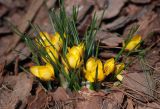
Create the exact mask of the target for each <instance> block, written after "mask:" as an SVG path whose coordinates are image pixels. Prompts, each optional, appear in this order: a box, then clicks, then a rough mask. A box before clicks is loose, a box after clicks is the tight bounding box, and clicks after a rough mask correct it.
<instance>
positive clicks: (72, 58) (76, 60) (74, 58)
mask: <svg viewBox="0 0 160 109" xmlns="http://www.w3.org/2000/svg"><path fill="white" fill-rule="evenodd" d="M66 58H67V60H68V63H69V65H70V67H71V68H77V67H79V66H80V64H81V62H80V56H79V55H74V54H71V53H67V55H66Z"/></svg>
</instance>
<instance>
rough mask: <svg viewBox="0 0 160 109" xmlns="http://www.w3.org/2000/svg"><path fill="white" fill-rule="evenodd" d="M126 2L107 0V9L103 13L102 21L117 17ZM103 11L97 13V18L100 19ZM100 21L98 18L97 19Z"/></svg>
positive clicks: (123, 0)
mask: <svg viewBox="0 0 160 109" xmlns="http://www.w3.org/2000/svg"><path fill="white" fill-rule="evenodd" d="M126 1H127V0H108V7H107V9H106V11H105V13H104V17H103V18H104V19H110V18H113V17H115V16H117V15H118V14H119V12H120V10H121V8H122V7H123V6H124V5H125V2H126ZM102 13H103V10H101V11H99V12H97V16H98V17H100V16H101V15H102ZM99 19H100V18H99Z"/></svg>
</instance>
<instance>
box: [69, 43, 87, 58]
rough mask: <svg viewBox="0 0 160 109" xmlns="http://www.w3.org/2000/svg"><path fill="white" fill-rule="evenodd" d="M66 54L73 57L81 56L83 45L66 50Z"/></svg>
mask: <svg viewBox="0 0 160 109" xmlns="http://www.w3.org/2000/svg"><path fill="white" fill-rule="evenodd" d="M68 52H69V53H71V54H74V55H80V56H81V57H82V56H83V53H84V43H80V44H79V45H77V46H73V47H72V48H68Z"/></svg>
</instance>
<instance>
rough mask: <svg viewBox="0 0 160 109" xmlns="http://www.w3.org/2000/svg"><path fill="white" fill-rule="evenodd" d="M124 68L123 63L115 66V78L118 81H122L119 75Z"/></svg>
mask: <svg viewBox="0 0 160 109" xmlns="http://www.w3.org/2000/svg"><path fill="white" fill-rule="evenodd" d="M124 68H125V64H124V63H120V64H117V65H116V69H115V73H116V74H117V76H116V77H117V79H118V80H119V81H122V80H123V76H122V75H121V72H122V71H123V69H124Z"/></svg>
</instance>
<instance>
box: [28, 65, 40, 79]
mask: <svg viewBox="0 0 160 109" xmlns="http://www.w3.org/2000/svg"><path fill="white" fill-rule="evenodd" d="M39 67H40V66H32V67H30V72H31V73H32V74H33V75H34V76H36V77H40V75H39Z"/></svg>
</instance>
